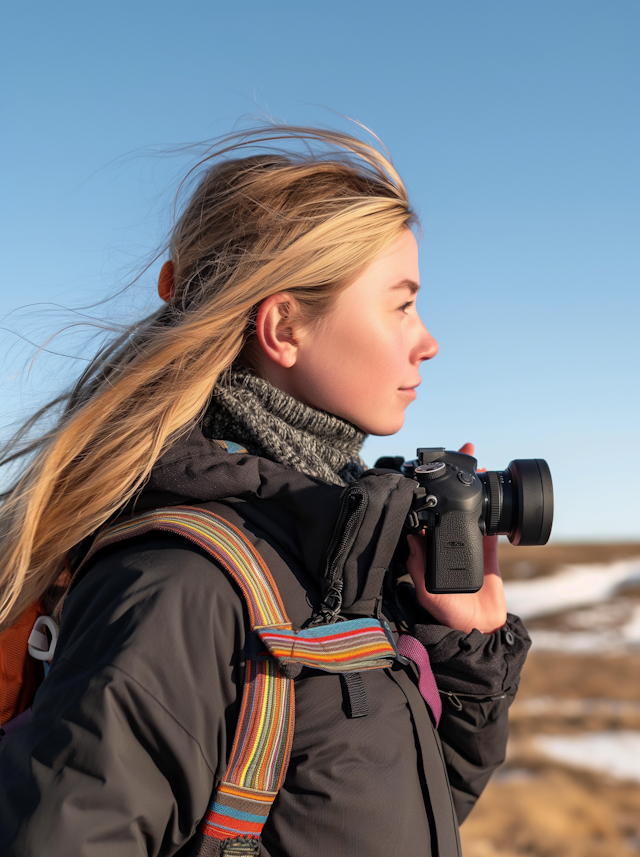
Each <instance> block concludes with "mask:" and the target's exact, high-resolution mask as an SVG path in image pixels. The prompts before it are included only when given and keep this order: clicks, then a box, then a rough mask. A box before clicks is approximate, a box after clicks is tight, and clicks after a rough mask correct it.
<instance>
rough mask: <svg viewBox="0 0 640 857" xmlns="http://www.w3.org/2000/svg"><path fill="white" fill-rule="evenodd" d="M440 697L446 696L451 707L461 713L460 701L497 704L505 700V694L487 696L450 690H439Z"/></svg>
mask: <svg viewBox="0 0 640 857" xmlns="http://www.w3.org/2000/svg"><path fill="white" fill-rule="evenodd" d="M439 693H440V696H446V697H447V699H448V700H449V702H450V703H451V705H453V707H454V708H455V709H456V711H462V702H461V701H460V699H461V698H462V699H472V700H474V702H497V700H499V699H506V698H507V694H506V693H496V694H494V695H493V696H487V695H486V694H484V693H454V692H453V691H451V690H439Z"/></svg>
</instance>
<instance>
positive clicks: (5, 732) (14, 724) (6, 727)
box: [0, 706, 31, 741]
mask: <svg viewBox="0 0 640 857" xmlns="http://www.w3.org/2000/svg"><path fill="white" fill-rule="evenodd" d="M30 720H31V706H29V708H27V710H26V711H23V712H22V714H18V716H17V717H14V718H13V720H8V721H7V722H6V723H5V724H3V726H2V734H1V735H0V741H2V740H3V739H4V738H8V737H9V735H11V733H12V732H17V731H18V729H20V728H21V727H22V726H26V725H27V723H28V722H29V721H30Z"/></svg>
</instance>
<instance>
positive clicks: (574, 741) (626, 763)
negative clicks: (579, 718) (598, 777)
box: [535, 730, 640, 782]
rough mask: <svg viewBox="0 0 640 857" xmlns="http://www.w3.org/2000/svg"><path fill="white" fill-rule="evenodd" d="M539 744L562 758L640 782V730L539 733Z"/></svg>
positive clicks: (611, 775) (559, 760)
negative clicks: (577, 733)
mask: <svg viewBox="0 0 640 857" xmlns="http://www.w3.org/2000/svg"><path fill="white" fill-rule="evenodd" d="M535 743H536V746H537V748H538V749H539V750H540V752H541V753H543V754H544V755H546V756H550V757H551V758H553V759H555V760H556V761H558V762H563V763H564V764H566V765H571V766H572V767H577V768H587V769H589V770H593V771H602V772H603V773H604V774H607V775H608V776H610V777H617V778H618V779H621V780H634V781H635V782H640V732H632V731H630V730H627V731H615V732H613V731H612V732H589V733H587V734H585V735H538V737H537V738H536V739H535Z"/></svg>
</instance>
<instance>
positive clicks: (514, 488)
mask: <svg viewBox="0 0 640 857" xmlns="http://www.w3.org/2000/svg"><path fill="white" fill-rule="evenodd" d="M478 477H479V478H480V479H481V481H482V482H483V484H484V489H485V502H484V505H483V512H482V516H483V519H484V525H485V532H486V534H487V535H489V536H493V535H498V534H499V535H506V536H508V537H509V541H510V542H511V544H514V545H545V544H546V543H547V542H548V541H549V536H550V535H551V525H552V524H553V483H552V481H551V471H550V470H549V465H548V464H547V462H546V461H545V460H544V459H542V458H518V459H516V460H515V461H512V462H510V464H509V466H508V467H507V469H506V470H489V471H487V472H486V473H478Z"/></svg>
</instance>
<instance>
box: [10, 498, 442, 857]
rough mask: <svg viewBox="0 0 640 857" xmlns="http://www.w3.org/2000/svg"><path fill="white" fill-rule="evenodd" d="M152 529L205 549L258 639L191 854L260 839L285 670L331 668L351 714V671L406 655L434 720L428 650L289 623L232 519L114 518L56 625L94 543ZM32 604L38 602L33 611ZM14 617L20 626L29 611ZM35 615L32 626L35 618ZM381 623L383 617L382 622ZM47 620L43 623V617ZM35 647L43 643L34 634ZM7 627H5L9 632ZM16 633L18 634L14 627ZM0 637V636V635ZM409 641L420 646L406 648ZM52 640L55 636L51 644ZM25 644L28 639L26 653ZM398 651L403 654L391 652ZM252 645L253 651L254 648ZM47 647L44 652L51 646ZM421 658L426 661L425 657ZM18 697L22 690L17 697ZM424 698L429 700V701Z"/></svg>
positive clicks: (381, 636) (277, 774) (364, 632)
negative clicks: (222, 767)
mask: <svg viewBox="0 0 640 857" xmlns="http://www.w3.org/2000/svg"><path fill="white" fill-rule="evenodd" d="M153 530H163V531H166V532H170V533H173V534H175V535H179V536H182V537H184V538H186V539H189V540H190V541H191V542H193V543H195V544H196V545H198V546H199V547H200V548H202V549H204V550H205V551H207V553H209V554H210V555H211V556H212V557H213V558H214V559H215V560H216V561H217V562H218V563H219V564H220V565H221V566H222V567H223V568H224V569H225V570H226V572H227V573H228V574H229V575H230V576H231V578H232V579H233V581H234V582H235V583H236V584H237V586H238V587H239V589H240V591H241V593H242V596H243V598H244V601H245V603H246V606H247V611H248V615H249V624H250V628H249V634H248V635H247V641H248V642H249V638H250V636H251V635H253V636H254V638H257V642H258V645H256V646H253V647H251V646H247V651H249V650H250V649H252V652H251V653H250V654H248V655H247V659H246V667H245V677H244V684H243V690H242V701H241V706H240V714H239V717H238V724H237V727H236V732H235V736H234V741H233V745H232V749H231V754H230V758H229V764H228V766H227V770H226V773H225V775H224V778H223V780H222V781H221V782H220V783H219V784H218V786H217V787H215V788H214V791H213V794H212V796H211V801H210V804H209V809H208V811H207V814H206V815H205V817H204V818H203V819H202V821H201V823H200V825H199V829H198V832H197V834H196V837H195V838H194V840H193V850H192V854H193V855H194V857H226V856H227V855H228V857H232V855H244V856H245V857H257V855H259V853H260V836H261V833H262V828H263V827H264V825H265V823H266V820H267V817H268V815H269V811H270V809H271V806H272V804H273V801H274V800H275V798H276V796H277V794H278V791H279V789H280V787H281V786H282V783H283V782H284V778H285V775H286V772H287V766H288V763H289V757H290V754H291V745H292V740H293V730H294V719H295V714H294V693H293V677H294V676H295V675H297V674H298V673H299V671H300V669H301V668H302V667H304V666H307V667H312V668H313V669H320V670H323V671H325V672H332V673H338V674H340V675H341V677H342V678H344V679H346V681H345V686H346V688H347V690H348V692H349V696H350V699H351V707H352V712H351V716H361V714H366V711H359V710H358V702H359V700H358V679H359V680H360V683H361V682H362V679H361V678H360V676H359V673H360V672H361V671H363V670H369V669H383V668H385V667H389V666H391V665H392V663H393V661H394V660H395V659H397V658H398V659H400V660H402V661H403V662H405V663H406V662H407V658H409V659H412V660H414V661H415V662H416V663H417V664H418V666H419V669H420V683H419V686H420V690H421V692H422V695H423V697H424V698H425V700H426V701H427V703H428V704H429V706H430V709H431V711H432V714H433V717H434V720H435V722H436V725H437V721H438V720H439V716H440V711H441V705H440V699H439V696H438V692H437V688H436V686H435V680H434V679H433V674H432V673H431V670H430V668H428V669H426V668H425V667H428V655H427V653H426V651H425V649H424V648H423V647H422V645H421V644H420V643H419V642H418V641H417V640H415V639H414V638H413V637H408V635H402V636H401V637H400V644H401V645H399V646H397V645H396V643H395V641H394V638H393V635H392V633H391V631H390V629H389V627H388V625H386V623H384V624H383V623H382V622H381V621H380V620H378V619H375V618H370V619H369V618H363V619H352V620H344V621H339V622H335V623H334V624H330V625H315V626H310V627H308V628H306V629H304V630H297V631H296V630H294V628H293V626H292V624H291V622H290V621H289V618H288V617H287V614H286V611H285V608H284V605H283V603H282V599H281V597H280V593H279V592H278V589H277V586H276V584H275V581H274V580H273V577H272V575H271V573H270V571H269V569H268V568H267V566H266V564H265V562H264V560H263V559H262V557H261V556H260V554H259V553H258V552H257V551H256V549H255V548H254V547H253V545H252V544H251V543H250V542H249V541H248V539H247V538H246V536H244V534H243V533H242V532H241V531H240V530H239V529H238V528H237V527H235V526H233V524H231V523H229V522H228V521H226V520H225V519H224V518H222V517H220V516H219V515H216V514H214V513H213V512H210V511H208V510H205V509H200V508H197V507H191V506H175V507H171V508H167V509H154V510H151V511H149V512H145V513H143V514H141V515H136V516H134V517H131V518H129V519H125V520H122V521H120V522H118V523H116V524H115V525H113V526H111V527H109V528H108V529H106V530H104V531H103V532H102V533H101V534H99V535H98V537H97V538H96V540H95V542H94V544H93V545H92V547H91V549H90V551H89V553H88V554H87V556H86V557H85V559H84V560H83V562H82V563H81V565H80V566H79V567H78V569H77V571H76V573H75V575H74V578H73V580H72V582H71V584H70V586H69V587H68V589H67V591H66V593H65V595H64V597H63V599H62V601H61V602H60V603H59V605H58V607H57V608H56V610H55V611H54V618H55V619H56V621H57V623H59V620H60V617H61V614H62V611H63V608H64V602H65V600H66V597H67V595H68V593H69V590H70V589H71V586H72V585H73V583H74V581H76V580H77V579H78V575H79V574H80V573H81V572H82V570H83V567H84V566H85V565H86V563H87V562H88V561H89V560H90V559H91V558H92V557H93V556H94V555H95V554H96V553H97V552H98V551H99V550H101V549H102V548H105V547H107V546H109V545H111V544H114V543H116V542H121V541H125V540H128V539H131V538H134V537H136V536H140V535H143V534H145V533H148V532H151V531H153ZM36 609H38V608H36ZM32 616H33V613H31V614H30V616H29V619H28V620H27V618H26V614H25V615H24V616H23V617H21V619H20V623H22V622H23V619H24V624H25V626H28V622H29V621H30V619H31V618H32ZM45 618H46V619H48V621H49V623H51V624H53V623H52V622H51V618H50V617H39V618H38V620H37V623H36V629H37V627H38V622H40V623H42V621H43V619H45ZM383 621H384V620H383ZM47 627H50V626H49V625H48V624H47ZM36 629H34V632H32V635H33V634H34V633H40V637H41V638H43V639H40V640H39V641H38V640H37V639H36V642H39V644H40V646H41V647H42V646H44V645H45V643H46V642H47V639H46V637H45V636H44V634H42V633H41V632H38V631H37V630H36ZM10 630H11V629H10ZM5 633H6V632H5ZM22 633H23V634H24V631H23V632H22ZM1 640H2V638H1V637H0V641H1ZM415 645H417V646H418V647H419V648H420V650H421V652H418V653H416V650H415ZM54 646H55V640H54V641H53V642H52V646H49V649H50V650H51V648H52V647H54ZM33 648H34V642H33V640H32V643H31V646H30V650H31V649H33ZM399 651H405V652H406V655H407V658H405V657H403V656H402V655H401V654H399ZM254 652H255V653H254ZM47 654H48V655H49V654H50V655H51V656H53V651H48V652H47ZM425 658H426V662H425ZM25 696H26V694H25ZM429 697H430V698H429ZM29 714H30V709H28V710H26V711H24V712H23V713H22V714H21V715H20V716H19V717H18V718H17V720H18V721H20V722H19V723H17V722H16V721H15V720H14V721H13V723H14V726H13V728H12V724H5V726H4V727H3V731H4V733H5V734H10V733H11V732H12V731H15V730H16V729H17V728H19V727H20V726H21V725H23V723H24V722H27V720H28V716H29Z"/></svg>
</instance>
